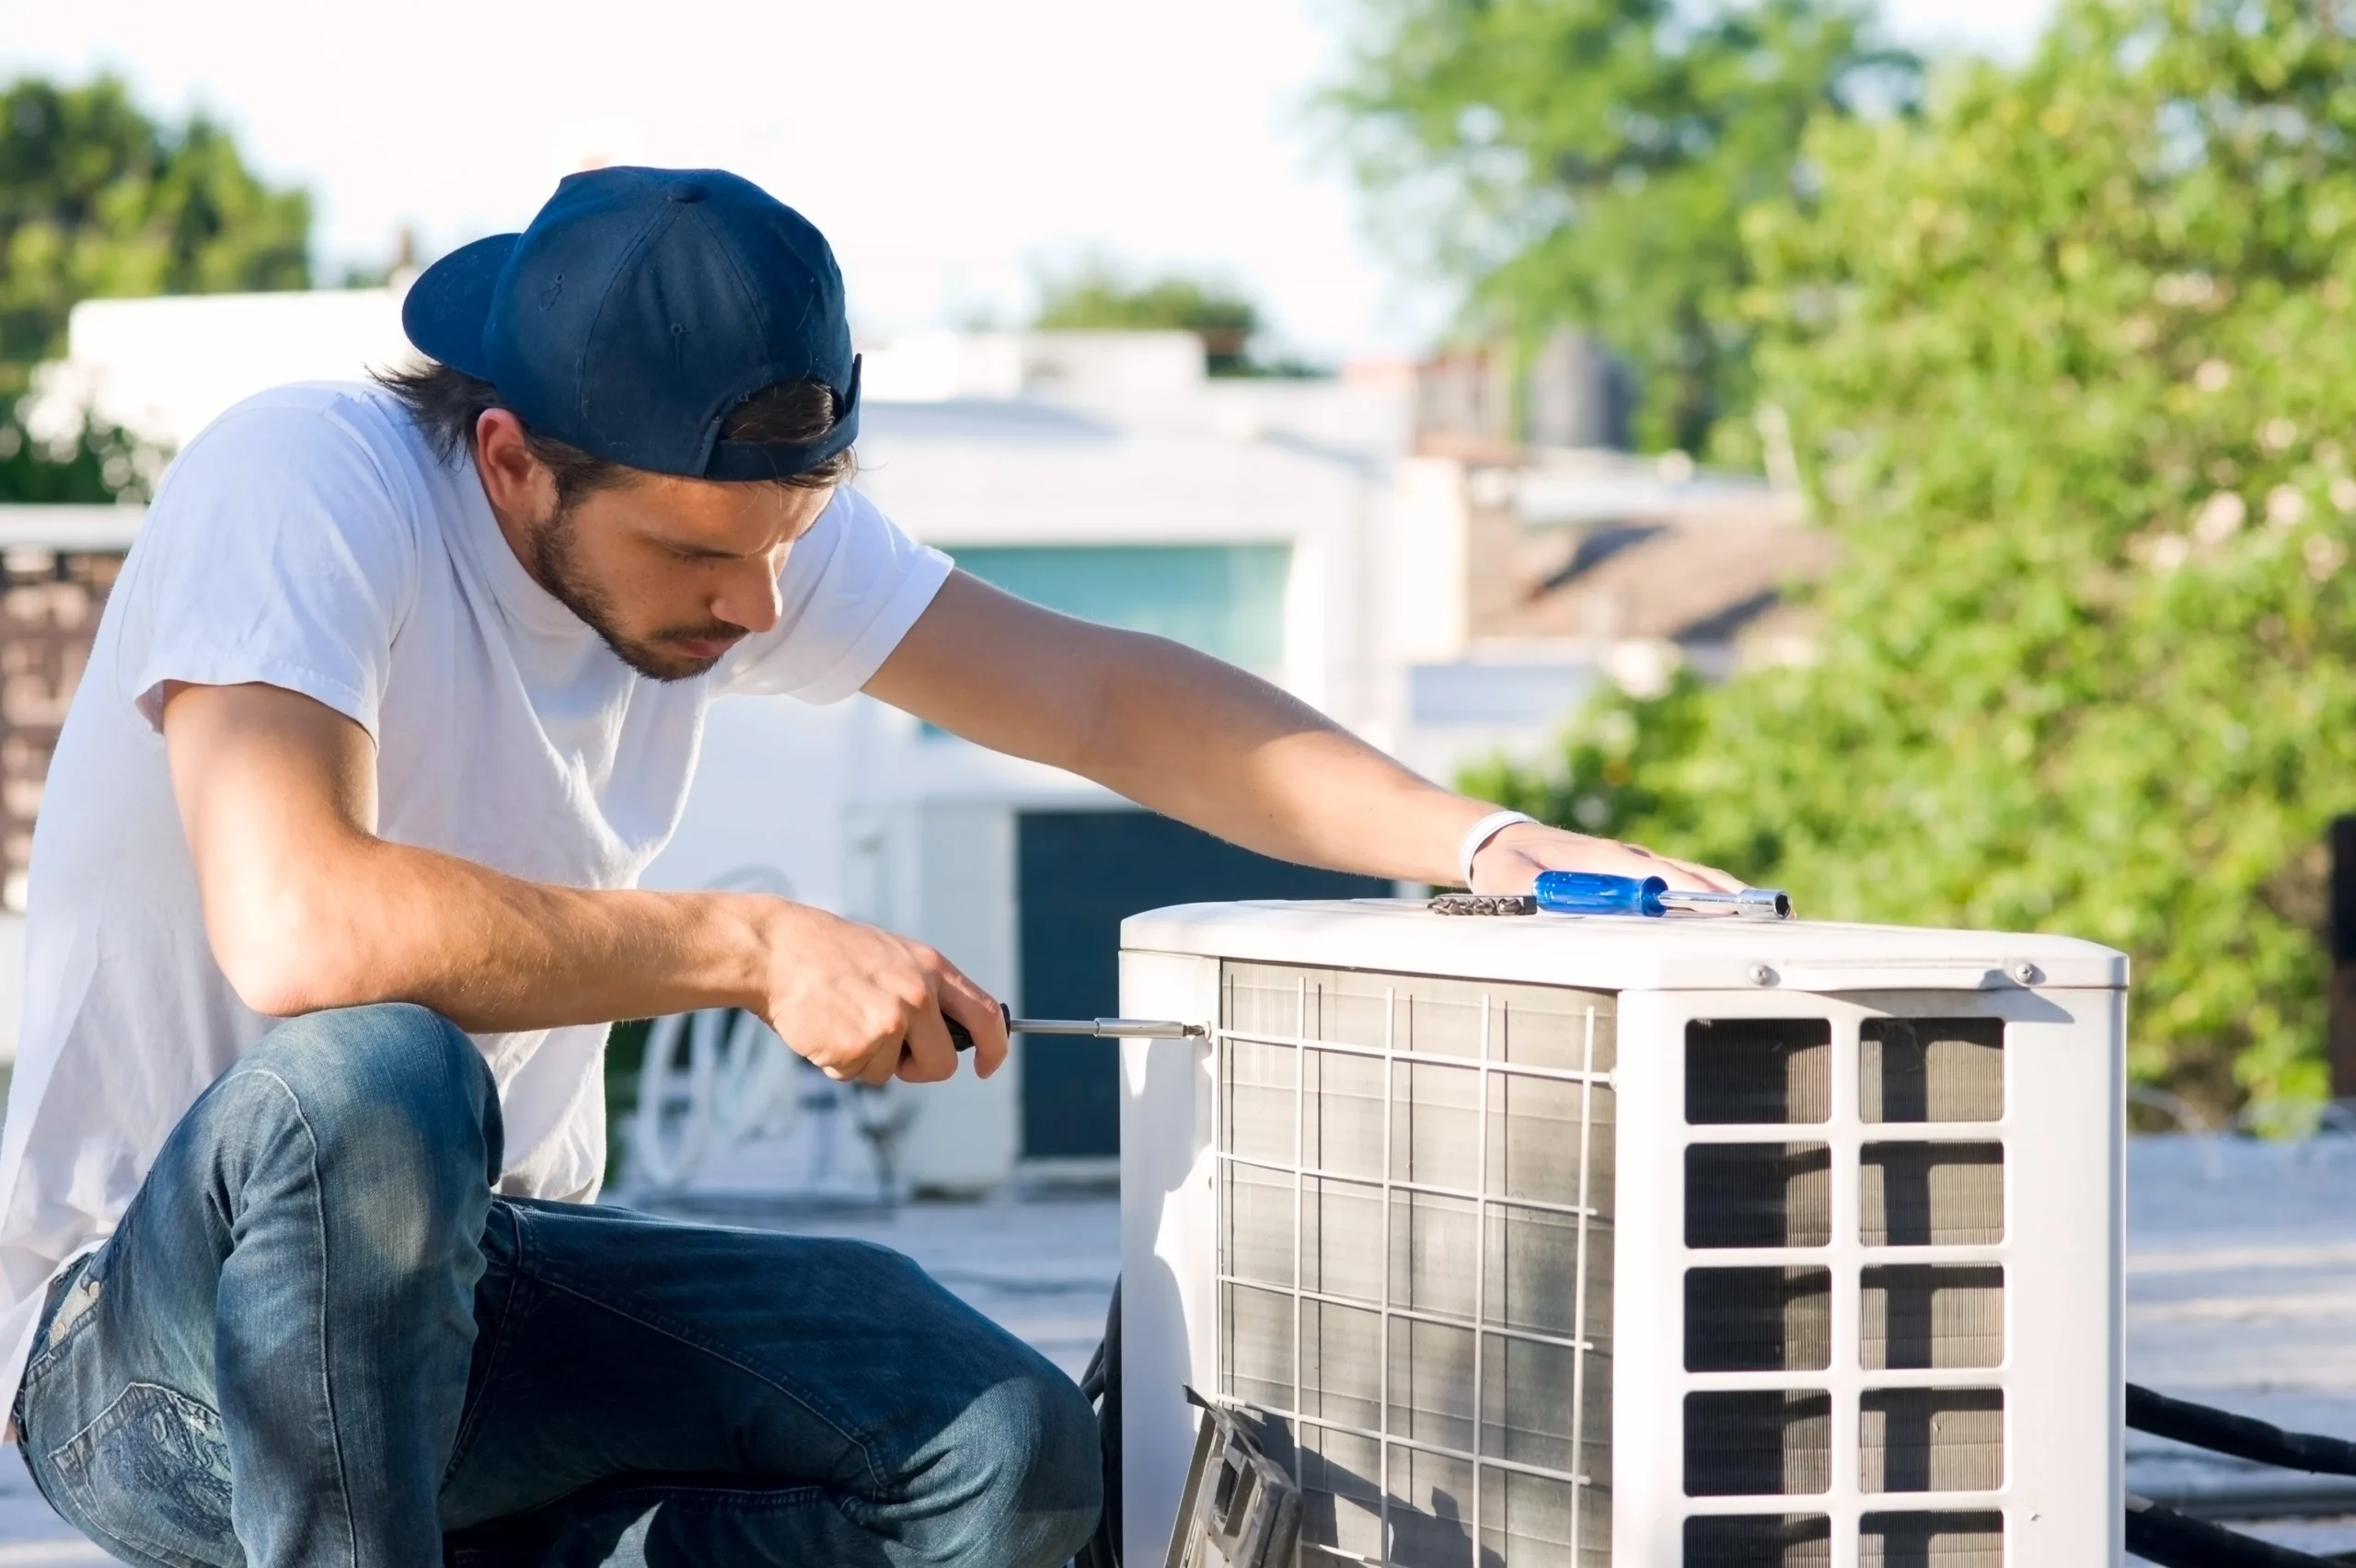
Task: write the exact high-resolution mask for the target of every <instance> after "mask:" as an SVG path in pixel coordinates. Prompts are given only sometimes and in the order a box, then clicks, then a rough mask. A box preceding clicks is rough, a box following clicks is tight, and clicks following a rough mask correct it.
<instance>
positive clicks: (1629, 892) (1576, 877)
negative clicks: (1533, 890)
mask: <svg viewBox="0 0 2356 1568" xmlns="http://www.w3.org/2000/svg"><path fill="white" fill-rule="evenodd" d="M1668 891H1669V883H1668V882H1664V881H1662V880H1661V879H1660V878H1659V877H1646V878H1645V879H1644V880H1643V881H1642V882H1639V881H1637V880H1636V879H1635V878H1634V877H1613V876H1606V875H1604V874H1603V873H1602V872H1601V871H1541V872H1539V873H1538V888H1537V893H1538V907H1539V908H1541V909H1544V910H1549V911H1552V912H1553V913H1554V914H1556V915H1666V914H1668V913H1669V907H1668V905H1664V904H1663V903H1661V901H1660V895H1661V894H1664V893H1667V892H1668Z"/></svg>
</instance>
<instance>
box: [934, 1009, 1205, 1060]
mask: <svg viewBox="0 0 2356 1568" xmlns="http://www.w3.org/2000/svg"><path fill="white" fill-rule="evenodd" d="M998 1010H999V1015H1000V1016H1001V1017H1003V1018H1004V1019H1005V1020H1006V1032H1008V1033H1009V1034H1060V1035H1065V1036H1075V1035H1076V1036H1079V1037H1080V1038H1082V1039H1089V1040H1184V1039H1188V1038H1190V1037H1192V1036H1195V1035H1200V1034H1206V1033H1207V1032H1208V1031H1207V1030H1206V1029H1205V1028H1204V1027H1203V1026H1202V1025H1201V1024H1199V1023H1176V1022H1173V1021H1172V1020H1168V1019H1159V1018H1016V1017H1015V1016H1014V1014H1013V1012H1012V1010H1011V1009H1009V1008H1008V1007H1007V1006H1006V1004H1005V1003H1003V1002H1000V1003H999V1009H998ZM941 1021H942V1022H943V1023H946V1024H947V1025H948V1026H949V1038H950V1040H951V1041H952V1042H953V1043H954V1044H955V1045H956V1047H957V1049H959V1050H960V1051H970V1050H972V1049H973V1048H974V1035H973V1032H972V1031H970V1030H968V1029H967V1028H966V1027H965V1026H964V1024H962V1023H959V1022H958V1021H957V1020H955V1019H953V1018H950V1017H948V1016H947V1015H945V1014H944V1015H943V1016H942V1019H941Z"/></svg>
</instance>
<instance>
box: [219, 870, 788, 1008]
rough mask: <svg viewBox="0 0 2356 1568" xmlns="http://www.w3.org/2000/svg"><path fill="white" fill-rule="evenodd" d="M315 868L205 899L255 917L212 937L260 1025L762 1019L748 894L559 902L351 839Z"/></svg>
mask: <svg viewBox="0 0 2356 1568" xmlns="http://www.w3.org/2000/svg"><path fill="white" fill-rule="evenodd" d="M306 862H307V863H306V869H305V870H304V871H303V872H302V873H300V874H299V875H295V876H288V875H287V874H286V873H285V872H283V870H281V871H280V872H279V873H278V874H277V881H276V885H275V886H274V887H272V888H271V889H269V890H267V891H265V890H261V889H259V888H246V889H241V888H240V887H238V886H237V882H236V880H235V879H234V878H216V879H214V880H213V882H210V883H209V884H208V888H207V894H208V902H211V901H212V900H213V899H214V898H218V899H220V900H221V901H222V902H224V903H228V902H230V901H241V902H242V903H243V905H244V908H245V910H246V911H247V913H246V916H245V918H244V919H243V920H242V921H241V922H240V921H234V920H232V919H230V918H228V917H223V918H219V919H214V920H212V921H211V922H210V924H211V925H212V927H213V929H214V932H215V939H216V940H215V949H216V954H217V956H218V957H219V958H220V960H221V962H222V965H223V969H224V971H225V973H226V974H228V976H229V978H230V981H231V983H232V984H233V985H235V986H237V990H238V992H239V994H240V995H241V996H243V997H245V998H246V1000H247V1002H248V1005H249V1006H252V1007H254V1008H255V1009H257V1010H259V1011H261V1012H266V1013H270V1014H273V1015H277V1016H292V1015H294V1014H296V1013H303V1012H310V1011H315V1010H317V1009H322V1008H335V1007H356V1006H361V1005H364V1004H367V1003H372V1002H387V1001H405V1002H416V1003H419V1004H420V1005H422V1006H425V1007H430V1008H432V1009H434V1010H435V1011H437V1012H439V1013H442V1014H443V1015H445V1017H447V1018H449V1019H451V1020H453V1021H455V1022H456V1023H457V1024H458V1025H459V1026H460V1027H462V1028H465V1029H468V1030H474V1031H479V1032H501V1031H507V1030H523V1029H542V1028H550V1027H555V1026H557V1025H561V1024H569V1023H601V1022H605V1021H607V1020H612V1019H617V1018H641V1017H648V1016H653V1015H655V1014H659V1013H668V1012H680V1011H686V1010H689V1009H695V1008H702V1007H715V1006H753V1005H756V1003H757V1002H758V1001H759V1000H760V999H761V997H762V982H763V978H764V956H765V952H766V949H765V946H764V943H763V941H762V936H761V926H762V922H764V921H765V920H769V919H774V918H777V917H778V916H779V914H780V910H779V908H778V906H777V905H776V904H775V901H773V900H766V899H757V898H753V897H748V896H745V895H739V894H670V893H643V892H637V891H614V892H600V891H594V890H588V889H581V888H567V887H554V886H549V885H547V884H545V883H539V882H525V881H523V880H521V879H518V878H514V877H510V876H505V875H502V874H501V873H500V872H497V871H493V870H489V869H487V868H485V867H483V866H479V865H477V864H475V863H474V862H472V861H468V860H463V859H456V858H454V857H451V856H447V855H440V854H435V853H433V852H431V851H428V850H423V849H416V848H411V847H407V846H403V845H398V844H389V843H387V842H385V841H383V840H381V839H376V838H373V837H367V836H362V835H358V834H354V835H352V836H351V837H350V840H349V841H348V842H346V843H343V844H340V845H336V846H333V847H319V848H318V849H317V850H315V851H314V853H313V854H311V855H309V856H306ZM265 908H266V909H269V910H270V911H271V913H270V914H269V915H266V916H260V917H256V915H255V914H254V913H253V912H254V911H256V910H258V909H265Z"/></svg>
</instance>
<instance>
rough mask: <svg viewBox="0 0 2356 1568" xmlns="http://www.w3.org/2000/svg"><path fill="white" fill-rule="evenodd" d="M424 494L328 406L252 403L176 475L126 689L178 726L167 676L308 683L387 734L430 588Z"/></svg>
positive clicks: (167, 494)
mask: <svg viewBox="0 0 2356 1568" xmlns="http://www.w3.org/2000/svg"><path fill="white" fill-rule="evenodd" d="M412 506H413V498H406V497H403V496H402V495H400V494H399V493H398V492H397V490H395V488H394V485H393V483H392V481H391V479H390V478H389V477H388V475H387V471H386V469H385V467H383V466H382V465H381V464H380V463H379V462H378V461H377V459H376V456H375V454H374V453H372V451H371V450H370V448H369V446H368V444H367V443H366V442H365V441H364V439H363V438H362V436H361V435H360V433H359V432H356V431H355V430H354V429H353V428H352V426H351V425H349V424H347V423H345V422H344V421H341V420H340V419H338V418H336V417H335V416H334V414H333V413H332V412H331V411H330V410H329V409H323V408H318V407H310V406H290V405H270V404H260V405H249V406H247V407H244V408H240V409H232V410H231V411H230V412H229V413H227V414H225V415H224V416H222V418H221V419H220V420H218V421H215V422H214V424H213V425H211V426H209V427H208V428H207V429H206V430H205V431H204V432H202V434H200V435H199V436H197V438H196V439H195V440H194V441H192V442H191V443H190V444H189V445H188V447H187V448H186V449H185V450H184V451H182V452H181V453H180V455H179V457H178V458H176V459H175V460H174V461H173V464H172V467H171V468H170V470H169V471H168V472H167V474H166V475H165V477H164V483H163V485H162V487H161V489H160V490H158V492H157V494H156V501H155V503H154V504H153V505H152V506H150V507H149V508H148V512H147V518H146V521H145V522H144V524H143V525H141V528H140V536H139V540H138V543H137V545H136V546H135V547H134V548H133V554H132V558H131V560H130V561H129V562H127V563H126V568H125V572H124V576H125V578H126V579H127V581H126V582H125V583H124V584H123V587H124V588H125V589H127V590H128V591H129V592H130V594H131V595H132V599H133V602H132V603H131V604H130V605H126V606H125V608H126V610H127V611H128V613H127V614H125V615H124V616H123V617H121V619H120V621H119V622H118V625H119V626H121V633H120V635H121V638H122V643H121V647H120V649H119V650H118V655H117V660H116V667H117V669H118V670H120V671H121V682H122V692H121V695H122V696H123V698H125V699H126V700H128V701H130V702H131V703H132V704H133V705H134V706H135V707H136V708H137V709H138V710H139V712H140V713H141V714H142V715H143V716H144V718H145V719H146V721H148V723H150V724H152V725H156V726H157V727H158V728H160V727H161V725H162V723H163V696H164V693H163V688H164V686H165V685H166V684H167V682H175V681H177V682H185V683H187V684H190V685H193V686H242V685H247V684H250V683H260V684H263V685H268V686H281V687H283V688H284V689H286V690H288V691H295V692H300V693H302V694H303V695H304V696H305V697H307V698H312V699H313V700H315V701H318V702H320V703H324V704H325V705H326V706H328V707H329V708H331V709H335V711H337V712H338V713H341V714H342V715H343V716H344V717H345V718H347V719H350V720H351V721H353V722H354V723H356V724H358V725H360V726H361V727H362V728H363V729H364V730H366V731H367V732H368V734H369V736H370V738H371V739H374V738H375V734H376V721H377V715H378V712H379V711H380V709H381V708H382V706H383V703H384V698H385V682H386V678H387V674H388V673H389V669H390V665H391V663H392V643H393V635H394V632H395V631H396V630H397V629H398V625H399V622H400V618H401V616H402V614H403V613H404V608H405V606H406V605H408V604H409V603H410V600H411V598H412V597H413V595H414V593H415V584H416V574H417V549H416V535H415V532H414V529H413V527H412V525H411V519H410V512H411V510H412Z"/></svg>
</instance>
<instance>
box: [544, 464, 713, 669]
mask: <svg viewBox="0 0 2356 1568" xmlns="http://www.w3.org/2000/svg"><path fill="white" fill-rule="evenodd" d="M572 524H573V509H572V507H571V506H569V505H561V504H560V505H559V506H558V507H557V509H556V510H555V511H553V512H551V513H549V515H548V516H547V517H545V518H543V519H542V520H540V521H539V522H537V523H536V524H534V525H532V528H531V532H530V535H529V536H528V541H527V542H528V543H529V544H530V547H531V551H532V562H531V568H532V578H533V581H535V582H537V583H539V585H540V586H541V587H542V588H544V589H546V590H548V593H549V597H550V598H552V599H554V600H556V602H557V603H558V604H560V605H563V606H564V607H565V608H566V609H568V610H571V611H572V613H573V615H574V616H576V617H579V619H580V620H581V622H582V623H583V625H585V626H586V627H588V628H589V629H590V630H592V631H594V632H595V633H596V634H597V636H598V639H599V640H601V641H603V642H604V643H605V645H606V647H607V648H608V649H610V650H611V651H612V652H613V655H614V657H615V658H617V659H619V660H620V661H621V662H622V663H625V664H627V665H629V667H630V668H631V669H633V670H635V671H637V672H638V673H639V674H641V675H644V676H645V677H646V678H647V679H648V680H651V681H688V680H693V679H695V678H696V677H697V676H698V675H701V674H709V673H710V670H711V668H712V666H714V665H715V664H718V663H720V661H721V660H722V659H724V658H726V657H727V656H728V655H727V654H725V653H721V654H716V655H714V656H713V657H711V658H709V659H698V658H692V657H690V656H688V655H687V654H685V653H681V652H678V651H676V650H668V649H665V648H664V646H663V644H664V642H666V641H669V640H676V639H693V640H706V639H715V640H730V641H733V640H735V639H737V638H739V637H742V636H743V635H744V629H745V628H742V627H736V626H729V625H726V624H724V623H721V622H712V623H710V624H707V625H705V626H700V627H692V628H675V629H671V630H666V631H661V632H657V633H655V634H654V636H653V637H652V638H647V639H641V638H634V637H631V636H629V634H628V633H626V632H624V631H623V630H622V629H621V627H620V620H621V617H620V614H619V612H618V609H617V608H616V606H615V605H614V600H613V596H612V595H611V594H607V593H606V591H605V590H604V589H603V588H602V587H600V586H598V584H596V583H595V582H592V581H591V580H590V578H589V574H588V573H587V572H586V571H583V568H582V565H581V558H580V553H579V551H578V550H576V549H575V548H574V539H573V526H572Z"/></svg>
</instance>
